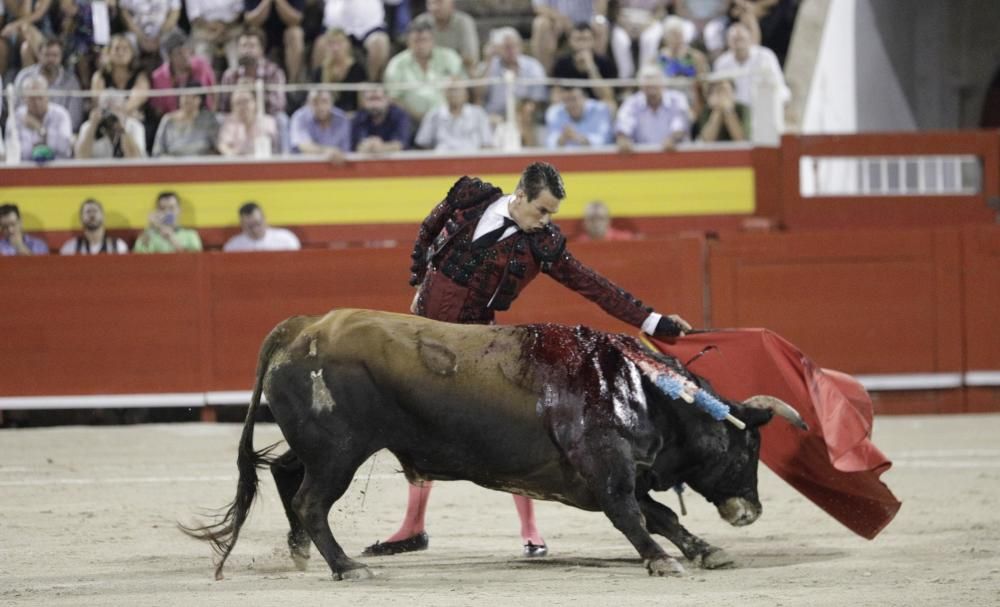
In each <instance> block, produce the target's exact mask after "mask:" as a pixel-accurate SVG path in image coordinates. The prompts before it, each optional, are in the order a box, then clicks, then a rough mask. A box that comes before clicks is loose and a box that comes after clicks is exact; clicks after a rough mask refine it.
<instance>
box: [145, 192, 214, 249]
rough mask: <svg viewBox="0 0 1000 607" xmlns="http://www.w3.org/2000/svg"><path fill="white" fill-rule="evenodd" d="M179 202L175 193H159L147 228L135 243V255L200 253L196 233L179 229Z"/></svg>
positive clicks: (199, 241) (198, 239) (199, 239)
mask: <svg viewBox="0 0 1000 607" xmlns="http://www.w3.org/2000/svg"><path fill="white" fill-rule="evenodd" d="M180 217H181V201H180V198H178V196H177V193H176V192H160V194H159V195H158V196H157V197H156V210H155V211H153V212H152V213H150V215H149V227H147V228H146V229H145V231H143V233H142V234H141V235H140V236H139V238H138V239H137V240H136V241H135V248H134V249H133V251H134V252H136V253H182V252H187V251H200V250H201V238H200V237H199V236H198V232H195V231H194V230H190V229H188V228H182V227H180Z"/></svg>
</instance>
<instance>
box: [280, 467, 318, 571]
mask: <svg viewBox="0 0 1000 607" xmlns="http://www.w3.org/2000/svg"><path fill="white" fill-rule="evenodd" d="M305 474H306V469H305V466H303V465H302V460H300V459H299V457H298V456H297V455H296V454H295V452H294V451H292V450H291V449H289V450H288V451H286V452H285V453H283V454H282V455H281V457H279V458H278V459H276V460H275V461H274V462H273V463H272V464H271V476H273V477H274V483H275V485H277V487H278V495H280V496H281V504H282V506H284V507H285V516H286V517H288V525H289V528H290V530H289V532H288V550H289V553H290V554H291V557H292V560H293V561H294V562H295V567H296V568H297V569H299V570H300V571H305V569H306V566H307V565H308V564H309V546H310V540H309V532H308V531H306V528H305V527H303V526H302V521H300V520H299V515H298V514H296V513H295V508H294V507H293V506H292V500H293V499H294V498H295V493H296V492H297V491H298V490H299V487H301V486H302V479H303V478H304V477H305Z"/></svg>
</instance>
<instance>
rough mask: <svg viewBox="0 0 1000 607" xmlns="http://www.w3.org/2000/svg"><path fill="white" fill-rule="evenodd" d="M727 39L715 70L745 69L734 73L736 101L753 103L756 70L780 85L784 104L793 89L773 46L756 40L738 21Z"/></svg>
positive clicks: (779, 88)
mask: <svg viewBox="0 0 1000 607" xmlns="http://www.w3.org/2000/svg"><path fill="white" fill-rule="evenodd" d="M726 40H727V41H728V44H729V50H728V51H726V52H725V53H723V54H721V55H719V58H718V59H716V60H715V65H714V66H713V71H715V72H729V71H740V72H743V73H742V74H741V75H739V76H734V77H733V83H734V84H735V86H736V95H735V97H736V102H737V103H742V104H744V105H746V106H748V107H751V97H752V93H751V91H752V90H753V78H754V75H755V74H761V75H763V77H766V78H768V79H769V80H770V81H771V82H773V83H774V84H775V86H777V87H778V92H777V94H778V98H779V99H781V102H782V104H784V103H788V100H789V99H791V97H792V93H791V91H790V90H788V85H787V84H785V76H784V74H782V72H781V64H779V63H778V58H777V57H776V56H775V55H774V52H773V51H771V49H769V48H767V47H764V46H760V45H759V44H754V43H753V39H752V37H751V34H750V30H749V29H748V28H747V26H746V25H745V24H743V23H742V22H737V23H734V24H732V25H731V26H729V30H727V31H726Z"/></svg>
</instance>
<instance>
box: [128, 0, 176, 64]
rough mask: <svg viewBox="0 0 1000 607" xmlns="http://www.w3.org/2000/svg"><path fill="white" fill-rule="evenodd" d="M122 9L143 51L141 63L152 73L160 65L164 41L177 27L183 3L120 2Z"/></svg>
mask: <svg viewBox="0 0 1000 607" xmlns="http://www.w3.org/2000/svg"><path fill="white" fill-rule="evenodd" d="M118 9H119V13H120V14H121V17H122V22H123V23H124V25H125V31H126V32H127V34H128V36H129V37H131V38H132V39H133V40H134V41H135V45H136V47H137V49H138V51H139V52H138V58H139V63H140V64H141V65H142V67H143V70H144V71H145V72H147V73H149V72H152V71H153V70H154V69H156V66H157V65H159V64H160V46H161V45H162V44H163V40H164V38H165V37H166V36H167V34H169V33H170V32H171V31H173V30H174V28H176V27H177V20H178V19H179V18H180V16H181V0H119V2H118Z"/></svg>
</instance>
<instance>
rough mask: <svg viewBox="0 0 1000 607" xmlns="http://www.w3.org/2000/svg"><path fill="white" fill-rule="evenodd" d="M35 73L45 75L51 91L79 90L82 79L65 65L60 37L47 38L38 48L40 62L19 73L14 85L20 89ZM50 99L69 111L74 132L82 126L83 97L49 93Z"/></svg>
mask: <svg viewBox="0 0 1000 607" xmlns="http://www.w3.org/2000/svg"><path fill="white" fill-rule="evenodd" d="M34 75H39V76H43V77H44V78H45V80H46V81H47V82H48V83H49V92H50V93H57V92H58V91H79V90H80V81H79V80H77V78H76V74H74V73H73V72H71V71H69V70H68V69H66V68H65V67H64V66H63V45H62V41H61V40H60V39H59V38H56V37H51V38H46V39H45V40H44V41H43V42H42V43H41V44H40V45H39V48H38V63H36V64H34V65H30V66H28V67H26V68H24V69H22V70H21V71H20V72H18V73H17V77H16V78H15V79H14V87H15V88H16V89H18V90H20V89H21V86H22V85H23V84H24V81H25V80H26V79H27V78H28V77H30V76H34ZM49 101H50V102H52V103H55V104H57V105H61V106H62V107H64V108H66V111H68V112H69V117H70V122H71V124H72V128H73V132H74V133H75V132H76V130H77V129H78V128H80V123H81V122H82V121H83V98H82V97H71V96H69V95H58V94H51V95H49Z"/></svg>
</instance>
